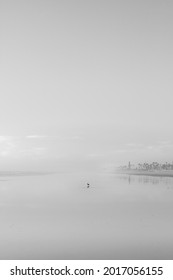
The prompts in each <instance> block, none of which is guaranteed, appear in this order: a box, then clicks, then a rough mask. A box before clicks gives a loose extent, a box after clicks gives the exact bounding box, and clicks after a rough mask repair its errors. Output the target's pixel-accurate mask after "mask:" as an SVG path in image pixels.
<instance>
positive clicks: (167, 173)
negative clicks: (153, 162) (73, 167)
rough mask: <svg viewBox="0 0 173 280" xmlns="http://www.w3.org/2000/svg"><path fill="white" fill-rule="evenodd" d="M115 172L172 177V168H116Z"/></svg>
mask: <svg viewBox="0 0 173 280" xmlns="http://www.w3.org/2000/svg"><path fill="white" fill-rule="evenodd" d="M116 173H117V174H126V175H143V176H157V177H173V170H153V171H148V170H135V169H132V170H117V171H116Z"/></svg>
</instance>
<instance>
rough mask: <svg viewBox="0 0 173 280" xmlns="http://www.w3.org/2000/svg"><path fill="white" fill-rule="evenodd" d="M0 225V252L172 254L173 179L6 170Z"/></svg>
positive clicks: (1, 255)
mask: <svg viewBox="0 0 173 280" xmlns="http://www.w3.org/2000/svg"><path fill="white" fill-rule="evenodd" d="M87 182H90V185H91V187H90V188H88V189H87V188H86V184H87ZM0 225H1V230H0V259H173V238H172V236H173V178H162V177H149V176H148V177H147V176H128V175H127V176H126V175H114V174H84V173H83V174H82V173H80V174H77V173H74V174H70V173H68V174H63V173H62V174H50V175H38V176H13V177H5V178H4V177H3V178H2V179H1V180H0Z"/></svg>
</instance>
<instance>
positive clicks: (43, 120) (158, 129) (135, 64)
mask: <svg viewBox="0 0 173 280" xmlns="http://www.w3.org/2000/svg"><path fill="white" fill-rule="evenodd" d="M172 26H173V2H172V1H168V0H162V1H161V0H150V1H148V0H145V1H141V0H131V1H129V0H128V1H127V0H121V1H120V0H119V1H116V0H111V1H110V0H104V1H103V0H92V1H91V0H87V1H84V0H83V1H82V0H78V1H76V0H73V1H71V0H68V1H67V0H61V1H58V0H57V1H53V0H46V1H45V0H34V1H33V0H29V1H26V0H15V1H12V0H5V1H3V0H1V1H0V41H1V43H0V55H1V58H0V61H1V63H0V79H1V82H0V96H1V102H0V163H5V162H15V161H17V160H18V161H22V162H23V161H25V162H27V161H32V159H33V158H34V159H38V160H40V161H43V159H54V160H58V159H62V158H64V159H67V158H68V159H72V158H80V159H82V158H83V159H85V160H86V161H88V162H94V161H95V162H97V163H99V162H104V163H112V164H115V163H117V164H119V163H123V162H124V163H126V161H127V160H130V159H131V160H132V161H134V162H135V161H140V160H141V161H143V160H148V161H150V160H152V161H153V160H160V161H165V160H168V161H172V158H171V154H172V152H173V130H172V124H171V122H172V119H173V110H172V104H173V96H172V94H173V82H172V73H173V52H172V50H173V32H172Z"/></svg>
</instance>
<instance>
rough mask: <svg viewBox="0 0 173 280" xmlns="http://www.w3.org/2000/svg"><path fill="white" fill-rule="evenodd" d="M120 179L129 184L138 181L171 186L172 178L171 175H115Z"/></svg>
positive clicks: (172, 183) (172, 184)
mask: <svg viewBox="0 0 173 280" xmlns="http://www.w3.org/2000/svg"><path fill="white" fill-rule="evenodd" d="M117 177H118V178H119V179H120V180H125V181H127V180H128V182H129V184H131V183H132V184H133V183H134V182H138V183H141V184H145V183H146V184H148V183H149V184H153V185H156V184H159V185H160V184H163V185H169V186H173V178H172V177H162V176H160V177H159V176H158V177H157V176H145V175H143V176H142V175H117Z"/></svg>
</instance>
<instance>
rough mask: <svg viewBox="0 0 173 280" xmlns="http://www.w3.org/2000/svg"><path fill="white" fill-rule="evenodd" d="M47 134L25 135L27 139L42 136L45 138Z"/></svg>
mask: <svg viewBox="0 0 173 280" xmlns="http://www.w3.org/2000/svg"><path fill="white" fill-rule="evenodd" d="M47 137H48V136H46V135H27V136H26V138H27V139H42V138H47Z"/></svg>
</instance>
